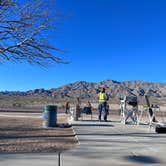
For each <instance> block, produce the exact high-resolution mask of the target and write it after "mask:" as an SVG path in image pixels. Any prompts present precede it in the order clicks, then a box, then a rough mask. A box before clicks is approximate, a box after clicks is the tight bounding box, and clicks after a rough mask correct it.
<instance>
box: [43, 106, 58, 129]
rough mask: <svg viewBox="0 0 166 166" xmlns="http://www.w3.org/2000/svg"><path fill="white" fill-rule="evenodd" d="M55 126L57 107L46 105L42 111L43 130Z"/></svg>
mask: <svg viewBox="0 0 166 166" xmlns="http://www.w3.org/2000/svg"><path fill="white" fill-rule="evenodd" d="M56 124H57V106H56V105H47V106H45V107H44V109H43V128H47V127H55V126H56Z"/></svg>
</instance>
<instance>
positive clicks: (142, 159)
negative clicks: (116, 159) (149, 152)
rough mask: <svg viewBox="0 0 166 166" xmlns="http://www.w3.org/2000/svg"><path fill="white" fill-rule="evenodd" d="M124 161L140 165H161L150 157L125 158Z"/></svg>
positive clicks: (157, 160)
mask: <svg viewBox="0 0 166 166" xmlns="http://www.w3.org/2000/svg"><path fill="white" fill-rule="evenodd" d="M125 159H127V160H129V161H132V162H136V163H140V164H157V163H161V161H160V160H159V159H157V158H154V157H150V156H126V157H125Z"/></svg>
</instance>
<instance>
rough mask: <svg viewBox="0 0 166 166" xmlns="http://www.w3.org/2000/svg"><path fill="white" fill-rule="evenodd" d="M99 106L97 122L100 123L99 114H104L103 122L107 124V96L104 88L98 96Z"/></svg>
mask: <svg viewBox="0 0 166 166" xmlns="http://www.w3.org/2000/svg"><path fill="white" fill-rule="evenodd" d="M98 99H99V105H98V120H99V121H101V114H102V112H103V113H104V121H105V122H107V115H108V110H107V101H108V94H107V93H106V92H105V88H101V91H100V92H99V94H98Z"/></svg>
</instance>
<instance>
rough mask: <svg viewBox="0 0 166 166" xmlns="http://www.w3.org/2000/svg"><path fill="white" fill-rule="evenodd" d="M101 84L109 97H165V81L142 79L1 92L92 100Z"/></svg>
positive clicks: (78, 83)
mask: <svg viewBox="0 0 166 166" xmlns="http://www.w3.org/2000/svg"><path fill="white" fill-rule="evenodd" d="M101 86H104V87H105V88H106V90H107V92H108V94H110V97H111V98H119V97H120V96H123V95H128V94H135V95H137V96H139V95H142V94H147V95H150V96H153V97H157V98H164V97H166V83H150V82H144V81H125V82H118V81H114V80H105V81H102V82H99V83H92V82H85V81H80V82H75V83H70V84H66V85H64V86H61V87H59V88H52V89H49V90H45V89H35V90H29V91H26V92H1V94H5V95H24V96H38V95H42V96H52V97H54V98H55V99H58V100H61V99H62V100H63V99H68V98H76V97H80V98H82V99H91V100H93V99H95V98H96V90H97V89H98V88H99V87H101Z"/></svg>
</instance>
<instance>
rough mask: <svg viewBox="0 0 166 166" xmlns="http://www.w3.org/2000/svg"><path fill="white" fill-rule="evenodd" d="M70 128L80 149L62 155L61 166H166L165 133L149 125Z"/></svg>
mask: <svg viewBox="0 0 166 166" xmlns="http://www.w3.org/2000/svg"><path fill="white" fill-rule="evenodd" d="M73 127H74V129H75V132H76V133H77V136H78V139H79V141H80V146H79V147H78V148H77V149H74V150H71V151H69V152H66V153H64V154H63V158H62V159H63V166H84V165H95V166H101V165H102V166H110V165H113V166H116V165H140V164H141V165H144V164H153V165H154V164H155V165H166V158H165V152H166V134H156V133H155V132H154V129H151V130H149V128H148V126H133V125H123V124H120V123H117V122H107V123H106V122H101V123H100V122H92V121H82V122H78V123H75V124H73Z"/></svg>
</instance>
